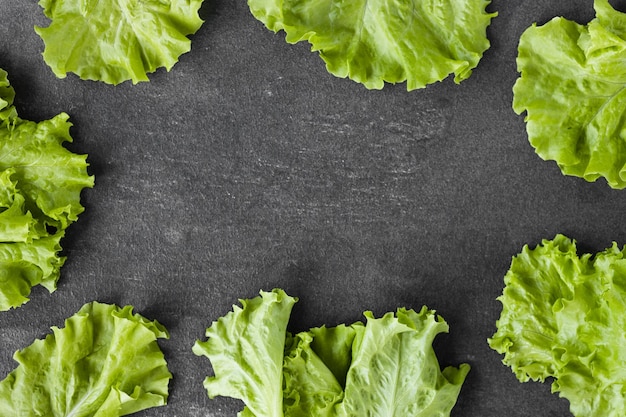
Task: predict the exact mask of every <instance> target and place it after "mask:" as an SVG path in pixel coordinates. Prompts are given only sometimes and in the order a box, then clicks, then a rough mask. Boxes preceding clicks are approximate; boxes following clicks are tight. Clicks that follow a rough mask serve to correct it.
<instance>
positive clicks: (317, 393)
mask: <svg viewBox="0 0 626 417" xmlns="http://www.w3.org/2000/svg"><path fill="white" fill-rule="evenodd" d="M267 294H268V293H263V292H261V297H257V298H254V299H252V300H246V301H245V302H243V301H242V304H243V305H244V307H243V309H236V310H235V311H233V312H231V313H229V314H228V315H227V316H225V317H224V318H221V319H219V320H218V321H217V322H214V323H213V325H212V326H211V328H209V329H208V330H207V335H208V336H209V340H208V341H207V342H196V344H195V345H194V352H195V353H196V354H197V355H204V356H207V357H208V358H209V359H210V360H211V362H212V364H213V369H214V371H215V375H216V376H215V377H210V378H207V381H208V382H209V384H208V386H207V390H208V391H209V396H210V397H214V396H215V395H227V396H231V397H235V398H239V399H241V400H243V401H244V402H245V404H246V408H245V409H244V411H243V412H242V413H241V414H240V415H241V416H246V417H252V416H258V417H260V416H286V417H309V416H319V417H353V416H354V417H356V416H363V415H369V416H373V417H375V416H381V417H382V416H385V417H388V416H398V417H400V416H402V417H430V416H433V415H439V416H449V415H450V411H451V409H452V407H453V406H454V404H455V403H456V399H457V397H458V394H459V391H460V389H461V385H462V383H463V381H464V380H465V376H466V375H467V372H468V371H469V365H467V364H463V365H461V366H460V367H459V368H455V367H448V368H446V369H445V370H443V372H442V371H441V370H440V368H439V364H438V361H437V357H436V355H435V352H434V350H433V347H432V342H433V339H434V337H435V336H436V335H437V334H439V333H441V332H447V331H448V326H447V324H446V323H445V321H443V319H442V318H441V317H435V313H434V311H432V310H428V309H427V308H426V307H424V308H422V310H421V311H420V312H419V313H417V312H415V311H413V310H407V309H398V311H397V312H396V314H393V313H388V314H386V315H384V316H383V317H381V318H378V319H377V318H374V316H373V315H372V313H370V312H366V313H365V317H366V318H367V322H366V324H363V323H361V322H356V323H354V324H352V325H350V326H346V325H340V326H337V327H332V328H326V327H319V328H313V329H311V330H309V331H305V332H300V333H298V334H296V335H293V336H292V335H290V334H288V333H287V334H286V337H285V330H282V333H281V334H277V333H275V332H273V331H272V332H269V331H267V327H268V326H269V325H270V323H275V322H277V323H280V328H281V329H284V328H285V327H286V325H287V321H288V316H289V311H290V310H291V306H292V305H293V303H294V302H295V301H296V300H295V299H292V298H290V297H288V296H287V295H286V294H285V293H284V292H283V291H282V290H274V291H272V292H271V293H269V294H272V295H273V297H272V298H270V297H268V296H267ZM279 295H280V296H282V297H283V298H282V299H283V302H285V300H287V301H288V304H287V308H284V307H283V308H280V309H279V308H277V306H275V305H274V304H275V303H276V301H275V298H276V297H277V296H279ZM285 297H287V298H285ZM264 304H265V306H266V307H265V308H261V306H262V305H264ZM250 305H251V306H254V309H252V310H251V312H250V313H252V312H253V311H256V310H261V311H263V313H264V314H262V315H261V317H262V318H263V320H260V319H259V318H258V317H254V319H253V320H250V319H248V317H247V315H246V314H244V313H245V311H246V310H247V309H250V307H248V306H250ZM270 308H272V309H273V310H274V313H276V314H275V317H272V314H271V312H270V311H269V309H270ZM266 312H268V313H270V314H269V315H268V314H265V313H266ZM272 325H273V324H272ZM212 329H213V330H212ZM278 341H280V342H281V343H283V344H281V343H277V342H278ZM225 357H226V358H227V360H226V361H225V360H224V358H225ZM261 357H265V359H264V360H261V359H259V358H261ZM270 359H271V360H270ZM268 361H269V364H270V365H268V364H267V363H266V362H268ZM242 364H243V365H242ZM281 368H282V369H281ZM205 386H206V382H205Z"/></svg>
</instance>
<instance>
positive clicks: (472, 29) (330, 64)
mask: <svg viewBox="0 0 626 417" xmlns="http://www.w3.org/2000/svg"><path fill="white" fill-rule="evenodd" d="M489 3H490V1H488V0H453V1H450V0H447V1H438V2H435V1H417V0H410V1H397V0H396V1H388V2H368V1H366V0H359V1H352V2H347V1H337V0H324V1H312V0H287V1H279V0H248V5H249V7H250V11H251V12H252V14H253V15H254V17H256V18H257V19H258V20H260V21H261V22H263V23H264V24H265V26H266V27H267V28H268V29H270V30H272V31H274V32H278V31H280V30H284V31H285V33H286V41H287V42H289V43H296V42H300V41H303V40H306V41H309V43H310V44H311V46H312V50H313V51H319V53H320V57H321V58H322V59H323V60H324V61H325V63H326V68H327V70H328V71H329V72H330V73H332V74H333V75H335V76H337V77H341V78H344V77H349V78H350V79H352V80H354V81H357V82H359V83H362V84H363V85H365V87H367V88H370V89H381V88H383V86H384V82H389V83H398V82H404V81H406V82H407V89H408V90H414V89H418V88H423V87H425V86H426V85H427V84H431V83H434V82H436V81H441V80H443V79H444V78H446V77H447V76H448V75H449V74H451V73H454V74H455V77H454V80H455V82H457V83H459V82H461V81H463V80H464V79H466V78H468V77H469V76H470V75H471V73H472V69H474V68H475V67H476V66H477V65H478V61H479V60H480V59H481V57H482V54H483V52H484V51H486V50H487V49H488V48H489V41H488V39H487V35H486V29H487V26H489V24H490V23H491V19H492V18H493V17H494V16H496V13H487V12H486V11H485V9H486V7H487V5H488V4H489Z"/></svg>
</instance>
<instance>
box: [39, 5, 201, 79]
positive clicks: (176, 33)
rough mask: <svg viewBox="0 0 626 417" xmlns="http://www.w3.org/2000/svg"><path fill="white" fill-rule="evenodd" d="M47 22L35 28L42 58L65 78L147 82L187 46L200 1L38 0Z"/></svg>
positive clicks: (196, 23) (196, 22)
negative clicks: (42, 45) (43, 44)
mask: <svg viewBox="0 0 626 417" xmlns="http://www.w3.org/2000/svg"><path fill="white" fill-rule="evenodd" d="M39 4H40V5H41V7H43V9H44V13H45V15H46V16H47V17H48V18H50V19H51V23H50V25H49V26H48V27H45V28H42V27H37V28H36V32H37V33H38V34H39V36H41V38H42V39H43V41H44V43H45V50H44V53H43V57H44V60H45V61H46V63H47V64H48V65H49V66H50V68H51V69H52V71H53V72H54V73H55V74H56V75H57V76H58V77H59V78H64V77H65V76H66V74H67V72H73V73H76V74H77V75H78V76H79V77H80V78H82V79H88V80H99V81H104V82H106V83H109V84H119V83H121V82H123V81H126V80H132V82H133V83H137V82H140V81H148V76H147V73H149V72H154V71H155V70H156V69H157V68H160V67H165V68H166V69H167V70H168V71H169V70H170V69H171V68H172V67H173V66H174V64H175V63H176V62H177V61H178V57H179V56H180V55H182V54H183V53H186V52H188V51H189V50H190V49H191V41H190V40H189V38H188V37H187V36H188V35H191V34H193V33H195V32H196V31H197V30H198V29H199V28H200V26H201V25H202V20H201V19H200V17H199V16H198V10H199V9H200V6H201V4H202V0H145V1H142V0H41V1H40V2H39Z"/></svg>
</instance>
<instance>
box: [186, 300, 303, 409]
mask: <svg viewBox="0 0 626 417" xmlns="http://www.w3.org/2000/svg"><path fill="white" fill-rule="evenodd" d="M260 294H261V295H260V296H259V297H255V298H252V299H249V300H240V302H241V307H238V306H233V311H231V312H230V313H228V314H227V315H226V316H224V317H221V318H220V319H219V320H217V321H216V322H214V323H213V324H212V325H211V327H209V328H208V329H207V330H206V337H207V338H208V339H207V340H206V341H204V342H202V341H197V342H196V343H195V344H194V346H193V352H194V353H195V354H196V355H199V356H206V357H207V358H209V359H210V360H211V364H212V366H213V370H214V372H215V376H214V377H207V378H206V379H205V381H204V387H205V388H206V389H207V392H208V395H209V397H210V398H214V397H215V396H217V395H223V396H229V397H233V398H238V399H241V400H243V401H244V402H245V403H246V409H245V410H244V412H242V415H243V416H257V417H261V416H282V395H283V394H282V367H283V351H284V349H285V338H286V331H287V322H288V321H289V315H290V313H291V308H292V307H293V305H294V304H295V303H296V301H297V299H296V298H293V297H290V296H289V295H287V294H286V293H285V292H284V291H282V290H274V291H271V292H264V291H261V293H260Z"/></svg>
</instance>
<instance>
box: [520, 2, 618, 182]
mask: <svg viewBox="0 0 626 417" xmlns="http://www.w3.org/2000/svg"><path fill="white" fill-rule="evenodd" d="M594 7H595V10H596V17H595V18H594V19H593V20H592V21H591V22H589V24H588V25H586V26H583V25H579V24H577V23H575V22H572V21H569V20H567V19H564V18H555V19H553V20H551V21H550V22H548V23H546V24H545V25H543V26H537V25H533V26H531V27H530V28H528V29H527V30H526V31H525V32H524V33H523V34H522V36H521V39H520V43H519V50H518V58H517V67H518V71H519V72H520V73H521V75H520V77H519V78H518V80H517V81H516V83H515V86H514V87H513V92H514V97H513V109H514V110H515V111H516V112H517V113H518V114H521V113H523V112H526V117H525V120H526V130H527V132H528V139H529V142H530V143H531V145H532V146H533V147H534V148H535V151H536V153H537V154H538V155H539V156H540V157H541V158H542V159H544V160H551V161H555V162H556V163H557V164H558V166H559V168H560V169H561V171H562V172H563V173H564V174H565V175H571V176H576V177H581V178H584V179H585V180H587V181H596V180H597V179H598V178H600V177H602V178H604V179H605V180H606V181H607V183H608V185H609V186H610V187H612V188H616V189H623V188H625V187H626V147H625V137H624V131H625V129H626V125H625V122H624V120H626V119H625V117H624V115H625V114H626V111H625V109H626V89H625V87H626V14H624V13H620V12H618V11H616V10H615V9H613V7H612V6H611V5H610V3H609V2H608V0H595V2H594Z"/></svg>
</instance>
